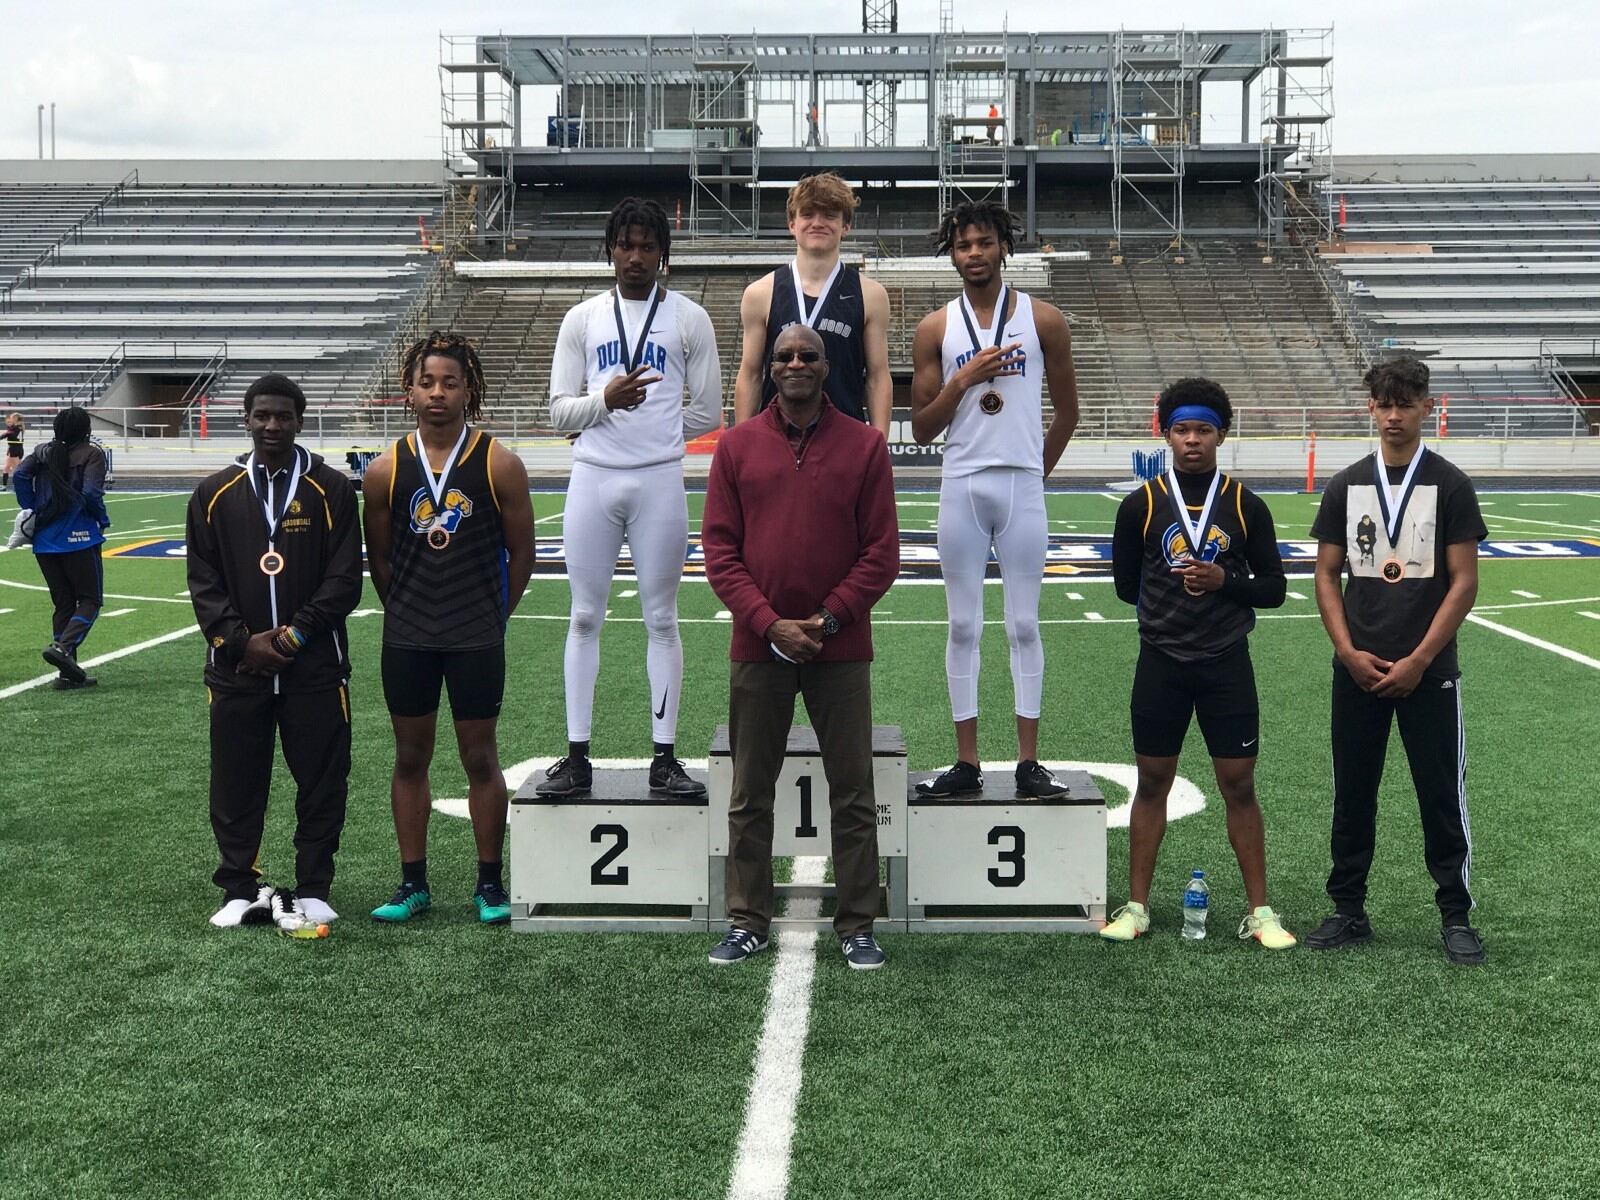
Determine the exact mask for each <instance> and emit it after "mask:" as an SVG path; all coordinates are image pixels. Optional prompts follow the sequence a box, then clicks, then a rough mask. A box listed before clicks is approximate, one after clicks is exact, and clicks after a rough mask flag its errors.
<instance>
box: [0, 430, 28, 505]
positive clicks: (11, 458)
mask: <svg viewBox="0 0 1600 1200" xmlns="http://www.w3.org/2000/svg"><path fill="white" fill-rule="evenodd" d="M22 431H23V421H22V414H21V413H16V412H14V413H12V414H11V415H10V416H9V417H7V418H6V463H5V469H4V471H0V488H5V487H9V486H10V485H11V474H12V472H13V471H15V470H16V469H17V467H18V466H19V465H21V463H22Z"/></svg>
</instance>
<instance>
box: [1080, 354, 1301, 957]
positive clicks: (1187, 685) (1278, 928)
mask: <svg viewBox="0 0 1600 1200" xmlns="http://www.w3.org/2000/svg"><path fill="white" fill-rule="evenodd" d="M1156 415H1157V419H1158V421H1159V422H1160V426H1161V431H1162V434H1163V435H1164V436H1165V437H1166V440H1167V447H1168V449H1169V450H1170V451H1171V454H1172V467H1171V468H1170V469H1169V470H1168V471H1167V473H1166V475H1165V476H1164V477H1160V478H1157V479H1154V480H1151V481H1150V482H1148V483H1146V484H1145V485H1144V487H1142V488H1141V489H1139V490H1138V491H1136V492H1133V493H1131V494H1130V495H1129V496H1128V497H1127V499H1125V500H1124V501H1123V502H1122V507H1121V508H1119V509H1118V510H1117V524H1116V532H1115V534H1114V535H1113V538H1112V572H1113V574H1114V576H1115V579H1116V587H1117V596H1118V598H1119V599H1121V600H1123V601H1125V602H1127V603H1128V604H1132V605H1134V606H1136V607H1137V609H1138V612H1139V663H1138V666H1137V667H1136V668H1135V670H1134V676H1133V698H1132V702H1131V704H1130V710H1131V714H1132V722H1133V751H1134V759H1135V762H1136V763H1137V766H1138V772H1139V778H1138V785H1137V787H1136V789H1135V791H1134V796H1133V808H1132V811H1131V813H1130V815H1129V819H1128V903H1127V904H1125V905H1124V906H1123V907H1122V908H1120V909H1119V910H1118V911H1117V912H1116V913H1114V914H1113V915H1112V920H1111V923H1110V924H1109V925H1107V926H1106V927H1105V928H1104V929H1102V930H1101V931H1100V933H1101V936H1102V937H1104V938H1107V939H1108V940H1111V941H1119V942H1130V941H1132V940H1133V939H1134V938H1136V937H1138V936H1139V935H1141V934H1143V933H1146V932H1148V931H1149V929H1150V887H1151V882H1152V880H1153V879H1154V877H1155V869H1156V854H1157V852H1158V850H1159V849H1160V847H1161V839H1162V836H1163V835H1164V834H1165V833H1166V830H1167V793H1168V792H1170V791H1171V790H1172V781H1173V778H1174V776H1175V775H1176V774H1177V770H1178V753H1179V751H1180V750H1181V749H1182V748H1183V739H1184V735H1185V734H1186V733H1187V732H1188V729H1189V720H1190V718H1191V717H1194V716H1198V717H1199V720H1200V732H1201V734H1202V735H1203V736H1204V737H1205V739H1206V748H1207V749H1208V750H1209V751H1210V752H1211V764H1212V768H1213V769H1214V770H1215V772H1216V776H1217V787H1218V789H1219V790H1220V791H1221V792H1222V799H1223V802H1224V804H1225V805H1226V808H1227V819H1228V840H1229V842H1231V843H1232V844H1233V849H1234V854H1235V855H1236V856H1237V858H1238V860H1239V873H1240V874H1241V875H1242V876H1243V877H1244V891H1245V896H1246V900H1247V906H1248V911H1247V912H1246V915H1245V917H1244V919H1243V920H1242V921H1241V922H1240V923H1239V936H1240V938H1253V939H1255V940H1256V941H1258V942H1260V943H1261V944H1262V945H1263V946H1265V947H1267V948H1268V949H1271V950H1284V949H1287V948H1288V947H1290V946H1293V945H1294V944H1295V937H1294V935H1293V934H1291V933H1290V932H1289V931H1288V930H1286V929H1285V928H1284V927H1283V924H1282V923H1281V922H1280V921H1279V919H1278V915H1277V914H1276V913H1275V912H1273V910H1272V909H1271V907H1270V906H1269V905H1268V904H1267V850H1266V832H1265V828H1264V826H1263V824H1262V819H1261V806H1260V805H1259V804H1258V803H1257V802H1256V786H1255V770H1256V755H1257V753H1258V752H1259V750H1260V746H1261V726H1260V702H1259V700H1258V699H1257V696H1256V681H1255V671H1254V669H1253V668H1252V666H1251V664H1250V648H1249V643H1248V636H1249V633H1250V631H1251V630H1252V629H1253V628H1255V621H1256V615H1255V610H1256V609H1258V608H1277V607H1279V606H1280V605H1282V604H1283V599H1284V591H1285V586H1286V585H1285V582H1284V576H1283V561H1282V559H1281V558H1280V557H1279V554H1278V535H1277V531H1276V530H1274V529H1273V526H1272V514H1271V513H1269V512H1268V511H1267V506H1266V505H1265V504H1263V503H1262V502H1261V500H1260V498H1259V497H1257V496H1256V495H1254V494H1253V493H1252V492H1249V491H1247V490H1246V489H1245V488H1244V486H1243V485H1242V484H1240V483H1239V481H1238V480H1237V479H1233V478H1231V477H1229V476H1227V475H1224V474H1222V473H1221V472H1219V471H1218V470H1217V450H1218V448H1219V447H1220V446H1221V445H1222V443H1223V441H1224V440H1226V438H1227V435H1228V427H1229V425H1231V424H1232V423H1233V405H1232V404H1231V403H1229V401H1228V394H1227V393H1226V392H1225V391H1223V390H1222V388H1220V387H1219V386H1217V385H1216V384H1215V383H1213V382H1211V381H1210V380H1209V379H1180V380H1179V381H1178V382H1176V383H1174V384H1172V385H1171V386H1169V387H1168V388H1167V389H1166V390H1165V391H1163V392H1162V393H1161V398H1160V401H1159V402H1158V404H1157V408H1156ZM1176 890H1177V888H1176V885H1174V891H1176Z"/></svg>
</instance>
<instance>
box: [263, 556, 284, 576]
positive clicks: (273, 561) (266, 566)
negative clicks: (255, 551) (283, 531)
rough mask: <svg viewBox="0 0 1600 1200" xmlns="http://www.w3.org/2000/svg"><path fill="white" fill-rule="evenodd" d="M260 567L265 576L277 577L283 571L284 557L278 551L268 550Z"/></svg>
mask: <svg viewBox="0 0 1600 1200" xmlns="http://www.w3.org/2000/svg"><path fill="white" fill-rule="evenodd" d="M260 566H261V573H262V574H263V575H276V574H278V572H280V571H282V570H283V555H281V554H279V553H278V552H277V551H276V550H268V551H267V552H266V553H265V554H263V555H262V556H261V563H260Z"/></svg>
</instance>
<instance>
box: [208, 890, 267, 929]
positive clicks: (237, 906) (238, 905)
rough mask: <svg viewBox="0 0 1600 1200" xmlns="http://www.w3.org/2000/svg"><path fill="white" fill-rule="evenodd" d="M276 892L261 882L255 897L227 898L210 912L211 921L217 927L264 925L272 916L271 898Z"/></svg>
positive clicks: (231, 927) (230, 927)
mask: <svg viewBox="0 0 1600 1200" xmlns="http://www.w3.org/2000/svg"><path fill="white" fill-rule="evenodd" d="M275 894H276V893H275V892H274V891H273V890H272V888H271V887H270V886H269V885H267V884H265V883H263V884H262V885H261V886H260V887H259V888H257V889H256V898H255V899H254V900H246V899H243V898H240V899H237V900H229V901H228V902H227V903H226V904H224V905H223V906H222V907H221V908H219V909H217V911H216V912H214V913H212V914H211V923H212V924H213V925H215V926H216V927H217V928H218V929H233V928H235V927H236V926H239V925H264V924H266V922H267V921H268V920H270V919H271V916H272V899H273V896H274V895H275Z"/></svg>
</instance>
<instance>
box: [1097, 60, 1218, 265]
mask: <svg viewBox="0 0 1600 1200" xmlns="http://www.w3.org/2000/svg"><path fill="white" fill-rule="evenodd" d="M1195 45H1196V43H1195V40H1194V39H1193V38H1191V37H1190V36H1189V35H1188V34H1187V33H1186V32H1185V31H1184V30H1182V29H1179V30H1176V31H1167V32H1162V33H1131V32H1128V31H1127V30H1119V31H1118V32H1117V34H1116V35H1115V37H1114V39H1113V42H1112V52H1111V70H1110V81H1109V82H1110V104H1111V111H1110V122H1109V130H1108V136H1109V137H1110V139H1111V228H1112V246H1113V248H1114V249H1121V246H1122V242H1123V240H1124V239H1126V238H1132V237H1154V238H1161V239H1164V240H1165V241H1166V242H1167V244H1168V245H1169V246H1170V247H1172V248H1173V249H1178V250H1181V248H1182V246H1183V182H1184V170H1185V167H1186V165H1187V164H1186V162H1185V151H1186V149H1187V148H1188V147H1189V146H1190V145H1191V144H1197V143H1198V141H1199V136H1198V130H1199V108H1200V75H1199V71H1200V67H1201V64H1200V63H1199V62H1198V61H1196V59H1197V54H1196V52H1195ZM1130 200H1131V201H1132V202H1133V204H1132V208H1133V211H1134V212H1137V213H1139V214H1140V215H1141V216H1144V217H1145V222H1144V223H1135V222H1133V221H1131V220H1129V219H1128V210H1129V204H1128V202H1129V201H1130ZM1150 215H1153V216H1154V217H1155V220H1154V221H1153V222H1151V221H1150V220H1149V216H1150Z"/></svg>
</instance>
